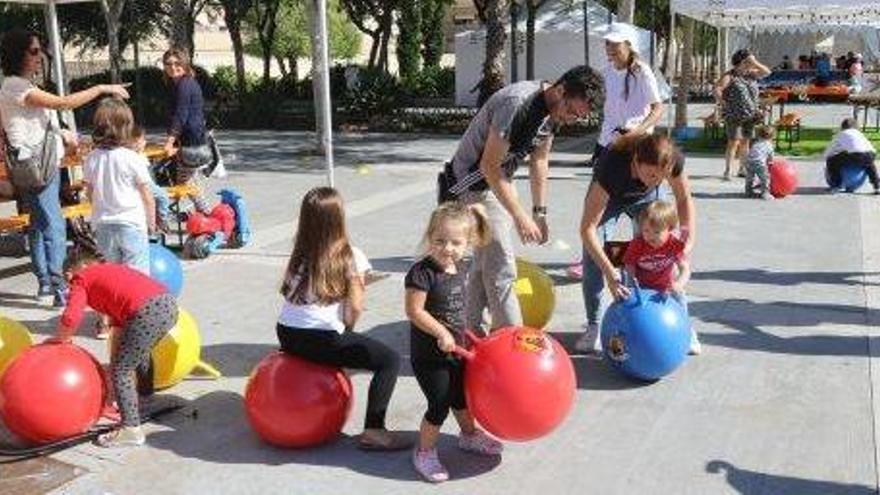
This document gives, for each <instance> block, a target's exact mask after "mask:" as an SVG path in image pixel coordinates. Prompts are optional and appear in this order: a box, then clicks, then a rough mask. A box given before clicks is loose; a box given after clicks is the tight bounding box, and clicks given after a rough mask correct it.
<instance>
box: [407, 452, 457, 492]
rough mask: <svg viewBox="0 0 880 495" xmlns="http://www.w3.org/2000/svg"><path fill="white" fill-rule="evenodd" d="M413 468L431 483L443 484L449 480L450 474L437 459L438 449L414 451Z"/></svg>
mask: <svg viewBox="0 0 880 495" xmlns="http://www.w3.org/2000/svg"><path fill="white" fill-rule="evenodd" d="M413 466H414V467H415V468H416V472H418V473H419V474H420V475H421V476H422V478H425V479H426V480H427V481H430V482H431V483H441V482H444V481H446V480H448V479H449V472H448V471H446V468H445V467H443V464H441V463H440V459H439V458H438V457H437V449H430V450H422V449H420V448H418V447H416V448H415V449H413Z"/></svg>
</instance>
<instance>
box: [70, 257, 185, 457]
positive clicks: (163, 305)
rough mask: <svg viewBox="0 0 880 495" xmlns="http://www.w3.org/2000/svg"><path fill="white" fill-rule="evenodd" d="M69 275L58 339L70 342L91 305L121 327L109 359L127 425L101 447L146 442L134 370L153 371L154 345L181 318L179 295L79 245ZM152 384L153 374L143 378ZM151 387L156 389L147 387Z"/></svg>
mask: <svg viewBox="0 0 880 495" xmlns="http://www.w3.org/2000/svg"><path fill="white" fill-rule="evenodd" d="M65 277H66V278H67V279H68V283H69V285H70V297H69V299H68V303H67V309H65V311H64V314H62V315H61V319H60V320H59V323H58V330H57V332H56V336H55V338H54V339H53V341H56V342H69V341H70V340H71V338H72V336H73V335H74V334H75V333H76V330H77V328H78V327H79V324H80V322H81V321H82V317H83V311H84V309H85V307H86V306H89V307H91V308H92V309H94V310H95V311H97V312H99V313H101V314H104V315H107V316H109V317H110V319H111V321H112V327H113V328H114V329H115V330H116V331H117V337H118V339H117V348H116V350H115V351H114V352H113V354H112V356H111V358H110V360H111V363H110V378H111V382H112V384H113V392H114V393H115V396H116V401H117V403H118V404H119V409H120V412H121V415H122V426H121V427H120V428H117V429H115V430H113V431H110V432H108V433H105V434H103V435H101V436H99V437H98V444H99V445H101V446H102V447H130V446H137V445H142V444H143V443H144V440H145V438H144V433H143V431H142V430H141V427H140V422H141V418H140V414H139V413H138V390H137V385H136V382H135V377H134V373H135V371H137V373H138V375H139V376H144V375H146V376H149V374H150V373H149V367H150V356H151V353H152V351H153V347H155V345H156V344H157V343H158V342H159V340H160V339H161V338H162V337H163V336H165V334H167V333H168V331H169V330H171V329H172V328H173V327H174V325H175V323H176V322H177V301H176V300H175V298H174V296H173V295H171V294H169V293H168V290H167V289H166V288H165V286H164V285H162V284H161V283H159V282H157V281H156V280H154V279H152V278H150V277H149V276H147V275H144V274H143V273H141V272H139V271H137V270H134V269H132V268H129V267H127V266H124V265H119V264H116V263H101V262H100V260H99V259H98V258H97V256H96V255H94V254H92V253H88V252H86V251H79V252H77V253H75V254H73V255H72V256H68V258H67V261H66V262H65ZM142 384H143V385H145V386H147V387H149V386H151V385H152V380H151V379H150V380H142ZM148 392H151V391H148Z"/></svg>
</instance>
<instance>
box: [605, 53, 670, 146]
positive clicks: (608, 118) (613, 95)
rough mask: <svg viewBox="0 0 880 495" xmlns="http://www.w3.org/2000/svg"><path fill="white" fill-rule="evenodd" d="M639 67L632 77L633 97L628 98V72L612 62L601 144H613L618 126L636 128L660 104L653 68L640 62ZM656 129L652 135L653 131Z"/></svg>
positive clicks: (606, 93)
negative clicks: (626, 95)
mask: <svg viewBox="0 0 880 495" xmlns="http://www.w3.org/2000/svg"><path fill="white" fill-rule="evenodd" d="M636 64H637V65H638V66H639V70H637V71H635V72H634V73H633V75H632V76H630V78H629V97H628V98H626V97H625V89H626V86H625V79H626V75H627V71H626V69H622V70H620V69H616V68H615V67H614V64H611V63H609V64H608V65H607V66H606V67H605V69H604V71H603V74H602V75H603V77H604V78H605V107H604V116H603V119H602V131H601V132H600V133H599V144H600V145H602V146H608V145H610V144H611V143H612V142H613V141H614V139H616V138H617V137H618V134H616V133H614V130H615V129H617V128H618V127H623V128H627V127H635V126H637V125H639V124H641V123H642V121H643V120H645V117H647V116H648V114H649V113H651V105H652V104H653V103H660V102H661V101H663V100H661V99H660V90H659V89H658V86H657V78H656V77H654V72H652V71H651V67H650V66H649V65H648V64H646V63H645V62H643V61H641V60H638V61H636ZM653 130H654V129H653V128H651V129H648V132H649V133H650V132H653Z"/></svg>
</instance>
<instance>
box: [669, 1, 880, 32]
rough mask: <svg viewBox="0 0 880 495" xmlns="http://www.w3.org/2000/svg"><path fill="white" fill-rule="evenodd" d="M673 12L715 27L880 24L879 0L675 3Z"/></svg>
mask: <svg viewBox="0 0 880 495" xmlns="http://www.w3.org/2000/svg"><path fill="white" fill-rule="evenodd" d="M838 1H839V0H838ZM670 9H671V10H672V11H674V12H675V13H677V14H682V15H685V16H688V17H691V18H693V19H696V20H698V21H702V22H705V23H707V24H710V25H712V26H715V27H734V28H736V27H753V26H754V27H758V26H786V25H815V26H817V27H818V26H822V25H859V26H866V25H877V24H880V3H878V2H877V1H876V0H848V1H846V2H840V3H836V2H834V1H830V2H829V1H828V0H779V1H777V2H773V3H772V4H771V3H770V2H768V1H767V0H671V2H670Z"/></svg>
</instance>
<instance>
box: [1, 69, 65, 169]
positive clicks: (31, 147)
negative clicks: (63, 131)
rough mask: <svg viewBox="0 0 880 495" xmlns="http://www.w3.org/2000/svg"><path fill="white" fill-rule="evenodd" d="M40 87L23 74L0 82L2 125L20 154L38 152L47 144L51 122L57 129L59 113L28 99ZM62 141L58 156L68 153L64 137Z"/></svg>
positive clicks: (10, 141)
mask: <svg viewBox="0 0 880 495" xmlns="http://www.w3.org/2000/svg"><path fill="white" fill-rule="evenodd" d="M36 89H38V88H37V86H36V85H35V84H34V83H33V82H31V81H29V80H27V79H25V78H23V77H19V76H9V77H7V78H5V79H3V84H2V86H0V125H2V126H3V131H4V132H5V133H6V139H7V141H8V144H9V146H11V147H12V148H16V149H18V150H19V152H20V153H24V155H20V158H25V157H26V156H28V157H29V156H34V155H33V154H35V153H38V152H39V151H40V147H41V146H42V145H43V138H44V137H45V136H46V127H47V126H48V125H49V124H50V123H51V124H52V126H53V128H54V129H58V128H59V126H58V114H57V112H53V111H51V110H49V109H48V108H43V107H33V106H30V105H28V104H27V103H26V101H25V100H26V99H27V96H28V94H29V93H30V92H31V91H34V90H36ZM56 142H57V143H58V156H59V157H62V156H64V144H63V143H62V142H61V140H60V139H57V140H56Z"/></svg>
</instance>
